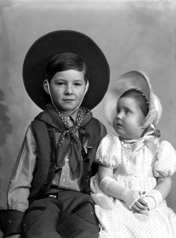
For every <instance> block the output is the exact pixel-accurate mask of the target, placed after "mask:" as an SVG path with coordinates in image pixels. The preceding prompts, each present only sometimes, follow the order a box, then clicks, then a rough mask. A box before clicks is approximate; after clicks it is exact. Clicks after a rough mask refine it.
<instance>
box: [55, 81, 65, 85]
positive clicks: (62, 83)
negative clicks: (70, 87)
mask: <svg viewBox="0 0 176 238" xmlns="http://www.w3.org/2000/svg"><path fill="white" fill-rule="evenodd" d="M64 84H65V83H64V82H57V85H64Z"/></svg>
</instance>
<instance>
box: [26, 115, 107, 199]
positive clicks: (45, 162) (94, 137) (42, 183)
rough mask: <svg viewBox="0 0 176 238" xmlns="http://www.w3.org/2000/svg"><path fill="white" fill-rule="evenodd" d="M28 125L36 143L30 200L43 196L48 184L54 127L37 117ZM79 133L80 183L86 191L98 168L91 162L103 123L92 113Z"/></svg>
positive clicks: (52, 167) (53, 154) (103, 131)
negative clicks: (80, 148) (80, 150)
mask: <svg viewBox="0 0 176 238" xmlns="http://www.w3.org/2000/svg"><path fill="white" fill-rule="evenodd" d="M31 125H32V130H33V134H34V137H35V140H36V143H37V161H36V169H35V171H34V175H33V181H32V184H31V191H30V196H29V201H30V202H32V201H33V200H35V199H38V198H42V197H44V196H45V194H46V192H47V191H48V190H49V188H50V185H51V183H52V180H53V178H54V174H55V169H56V167H55V166H56V165H55V159H56V141H55V128H54V127H52V126H51V125H49V124H47V123H46V122H43V121H41V120H39V119H37V118H35V119H34V121H33V122H32V123H31ZM78 134H79V138H80V139H81V138H83V139H81V144H82V157H83V161H84V162H83V167H84V173H83V178H82V181H81V183H82V185H83V187H84V191H83V192H86V193H89V180H90V177H91V176H93V175H94V174H95V173H96V172H97V168H98V165H97V164H96V163H94V159H95V154H96V150H97V147H98V145H99V143H100V141H101V139H102V138H103V137H104V136H105V135H106V134H107V131H106V129H105V127H104V125H103V124H102V123H100V122H99V121H98V120H97V119H95V118H93V117H92V118H91V119H90V121H89V122H88V123H87V124H86V125H84V126H83V127H80V128H79V129H78ZM85 134H88V135H89V137H88V141H86V145H85V144H84V143H85V141H84V135H85ZM84 145H85V146H86V147H87V148H88V149H87V153H86V150H84V149H83V148H84ZM89 147H90V148H91V149H89ZM80 156H81V155H80Z"/></svg>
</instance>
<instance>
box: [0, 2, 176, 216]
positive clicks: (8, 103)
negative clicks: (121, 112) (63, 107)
mask: <svg viewBox="0 0 176 238" xmlns="http://www.w3.org/2000/svg"><path fill="white" fill-rule="evenodd" d="M63 29H71V30H76V31H81V32H83V33H85V34H87V35H89V36H90V37H91V38H92V39H93V40H95V42H96V43H97V44H98V45H99V46H100V48H101V49H102V50H103V52H104V54H105V55H106V57H107V60H108V62H109V65H110V69H111V81H110V87H113V84H114V82H115V80H116V79H117V77H118V76H119V75H120V74H122V73H124V72H126V71H128V70H132V69H137V70H138V69H139V70H142V71H145V72H146V73H147V74H148V76H149V77H150V79H151V83H152V85H153V89H154V92H155V93H156V94H157V95H158V96H159V98H160V100H161V102H162V105H163V116H162V118H161V120H160V123H159V125H158V128H159V129H161V133H162V139H166V140H168V141H170V142H171V143H172V145H173V146H174V147H175V148H176V100H175V99H176V94H175V91H176V4H175V1H172V0H168V1H164V0H163V1H160V0H155V1H132V0H131V1H125V0H123V1H110V0H107V1H100V0H99V1H95V0H94V1H84V0H80V1H75V0H72V1H67V0H65V1H60V0H58V1H57V0H55V1H52V0H45V1H44V0H37V1H35V0H31V1H29V0H28V1H27V0H21V1H18V0H0V206H1V207H3V208H6V192H7V186H8V181H9V177H10V174H11V172H12V169H13V166H14V163H15V160H16V158H17V154H18V152H19V149H20V146H21V143H22V141H23V137H24V135H25V131H26V128H27V126H28V125H29V123H30V121H31V120H32V119H33V118H34V116H35V115H37V114H38V113H39V112H40V109H39V108H38V107H37V106H35V105H34V104H33V102H32V101H31V99H30V98H29V97H28V95H27V94H26V91H25V89H24V85H23V81H22V64H23V60H24V57H25V54H26V52H27V50H28V48H29V47H30V46H31V44H32V43H33V42H34V41H35V40H36V39H37V38H39V37H40V36H42V35H44V34H45V33H48V32H50V31H54V30H63ZM93 112H94V115H95V116H96V117H97V118H99V119H100V120H101V121H102V122H103V123H105V125H106V121H105V118H104V100H103V101H102V102H101V103H100V104H99V105H98V106H97V107H96V108H95V109H94V110H93ZM107 128H108V129H109V127H108V125H107ZM175 199H176V176H174V177H173V188H172V191H171V193H170V195H169V197H168V199H167V201H168V205H169V206H170V207H171V208H172V209H173V210H174V211H175V212H176V202H175Z"/></svg>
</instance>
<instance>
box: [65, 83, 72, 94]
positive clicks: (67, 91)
mask: <svg viewBox="0 0 176 238" xmlns="http://www.w3.org/2000/svg"><path fill="white" fill-rule="evenodd" d="M66 94H69V95H71V94H73V89H72V86H71V85H68V86H67V87H66Z"/></svg>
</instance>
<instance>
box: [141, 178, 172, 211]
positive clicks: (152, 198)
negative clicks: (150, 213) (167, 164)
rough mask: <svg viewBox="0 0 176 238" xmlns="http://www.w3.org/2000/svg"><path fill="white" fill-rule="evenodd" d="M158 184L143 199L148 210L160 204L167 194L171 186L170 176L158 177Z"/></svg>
mask: <svg viewBox="0 0 176 238" xmlns="http://www.w3.org/2000/svg"><path fill="white" fill-rule="evenodd" d="M157 180H158V184H157V186H156V187H155V189H153V190H152V191H151V192H150V193H149V194H147V195H146V197H145V198H144V200H145V201H146V202H147V204H148V208H149V210H153V209H155V208H156V207H158V206H159V205H160V203H161V202H162V201H163V200H164V199H165V198H166V197H167V196H168V194H169V193H170V191H171V187H172V178H171V177H170V176H168V177H163V178H158V179H157Z"/></svg>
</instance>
